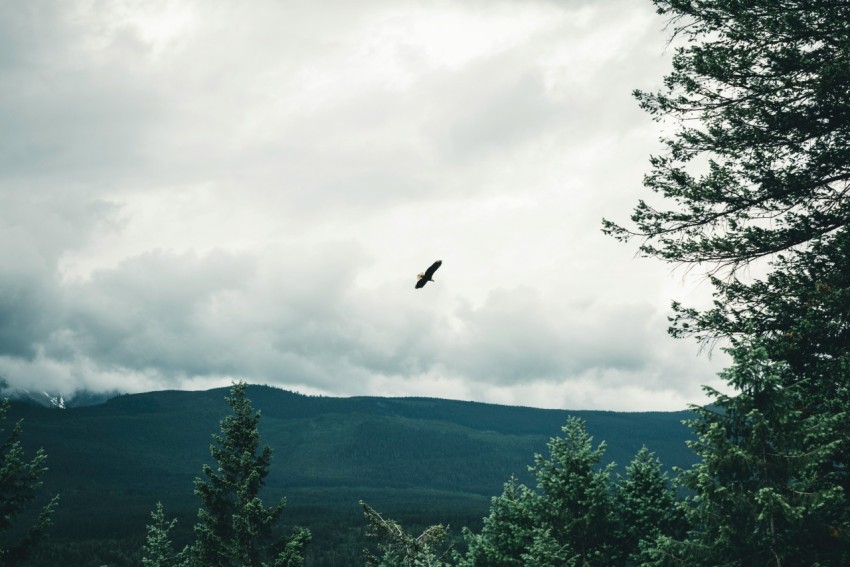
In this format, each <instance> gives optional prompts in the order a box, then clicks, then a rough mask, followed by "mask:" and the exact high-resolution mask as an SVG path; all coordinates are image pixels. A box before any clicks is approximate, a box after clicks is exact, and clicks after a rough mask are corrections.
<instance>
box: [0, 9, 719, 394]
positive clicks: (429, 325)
mask: <svg viewBox="0 0 850 567" xmlns="http://www.w3.org/2000/svg"><path fill="white" fill-rule="evenodd" d="M2 11H3V16H2V17H0V199H2V206H1V207H0V375H2V376H4V377H5V378H6V379H7V380H8V381H9V383H10V384H11V385H12V386H14V387H19V388H27V389H30V390H48V391H51V392H54V393H62V394H64V395H65V396H71V395H72V394H73V392H75V391H77V390H81V389H88V390H95V391H112V390H118V391H124V392H138V391H147V390H154V389H166V388H181V389H199V388H207V387H214V386H221V385H226V384H229V383H230V382H231V381H233V380H237V379H244V380H246V381H249V382H252V383H266V384H273V385H277V386H281V387H285V388H290V389H295V390H298V391H301V392H305V393H312V394H327V395H346V396H347V395H428V396H438V397H445V398H460V399H473V400H479V401H487V402H498V403H510V404H523V405H532V406H540V407H559V408H570V409H584V408H596V409H613V410H649V409H664V410H673V409H682V408H684V407H685V405H686V404H687V403H690V402H694V403H699V402H701V401H703V397H702V394H701V392H700V385H701V384H706V383H711V384H714V385H716V379H715V375H716V372H717V371H718V369H719V368H720V367H721V366H722V364H723V362H724V359H723V358H722V357H720V356H718V355H715V357H714V358H713V359H709V358H708V357H707V356H705V355H699V356H698V353H697V347H696V345H695V344H693V343H688V342H683V341H674V340H673V339H670V338H669V337H668V336H667V335H666V327H667V320H666V317H667V315H668V313H669V305H670V301H671V300H673V299H679V300H684V301H685V302H692V303H694V302H696V303H698V302H701V301H705V299H706V297H705V296H706V294H707V289H706V287H707V286H706V284H704V283H700V280H699V278H698V277H695V276H685V274H683V273H682V272H672V271H671V268H670V266H666V265H662V264H660V263H659V262H657V261H655V260H648V259H639V258H636V257H635V256H634V252H635V249H634V247H629V246H623V245H620V244H618V243H616V242H615V241H613V240H612V239H609V238H606V237H604V236H603V235H602V234H601V232H600V224H601V222H600V221H601V218H602V217H603V216H605V217H608V218H614V219H618V220H625V219H627V218H628V215H629V213H630V211H631V208H632V207H633V205H634V204H635V203H636V201H637V199H638V198H639V196H641V195H643V192H644V190H643V188H642V186H641V177H642V175H643V174H644V173H646V171H647V170H648V158H649V156H650V154H651V153H652V152H654V151H656V150H658V147H659V146H658V142H657V140H658V137H659V125H658V124H656V123H653V122H652V121H651V120H650V119H649V117H648V116H647V115H645V114H644V113H643V112H642V111H641V110H640V109H639V108H638V107H637V104H636V103H635V102H634V100H633V99H632V97H631V94H630V93H631V91H632V90H633V89H635V88H644V89H651V88H653V87H656V86H658V85H660V84H661V81H662V78H663V75H664V74H665V73H666V72H667V71H668V69H669V60H670V53H669V51H665V45H666V41H667V39H668V37H667V32H665V31H664V29H663V28H664V24H665V22H664V21H663V20H661V19H660V18H659V17H658V16H657V15H656V14H655V13H654V9H653V7H652V5H651V3H650V2H649V1H648V0H642V1H636V0H604V1H597V2H589V1H588V2H586V1H580V0H563V1H561V2H548V1H543V0H540V1H533V0H515V1H511V2H507V1H490V2H480V1H476V0H464V1H457V0H456V1H452V2H448V1H447V2H428V3H422V2H412V1H407V0H393V1H382V0H370V1H366V2H296V1H294V0H285V1H271V0H269V1H252V2H232V1H229V0H204V1H203V2H201V1H196V2H195V1H190V0H181V1H168V0H160V1H151V0H144V1H141V0H139V1H124V2H99V1H96V0H88V1H83V0H73V1H71V0H61V1H60V0H56V1H49V0H33V1H27V2H12V3H6V4H4V7H3V8H2ZM436 259H442V260H443V267H442V268H441V269H440V270H439V271H438V272H437V274H436V276H435V279H436V280H437V281H436V282H435V283H433V284H428V285H427V286H426V287H425V288H424V289H422V290H414V289H413V284H414V283H415V275H416V274H417V273H418V272H420V271H422V270H424V269H425V268H426V267H427V266H428V265H429V264H430V263H431V262H433V261H434V260H436Z"/></svg>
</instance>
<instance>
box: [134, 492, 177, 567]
mask: <svg viewBox="0 0 850 567" xmlns="http://www.w3.org/2000/svg"><path fill="white" fill-rule="evenodd" d="M151 519H152V520H153V523H152V524H149V525H148V526H147V537H146V538H145V546H144V547H143V548H142V566H143V567H186V566H187V565H188V558H187V557H186V554H187V552H188V550H184V551H183V552H182V553H180V554H177V553H175V552H174V547H173V545H172V543H171V537H170V532H171V530H172V529H174V526H175V525H176V524H177V519H173V520H171V521H168V520H167V519H166V518H165V509H164V508H163V506H162V502H157V503H156V508H155V509H154V511H153V512H151Z"/></svg>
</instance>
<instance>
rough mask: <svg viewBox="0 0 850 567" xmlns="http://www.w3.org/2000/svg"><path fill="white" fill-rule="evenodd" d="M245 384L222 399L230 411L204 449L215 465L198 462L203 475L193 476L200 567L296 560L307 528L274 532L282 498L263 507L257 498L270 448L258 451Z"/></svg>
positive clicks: (281, 564) (289, 564)
mask: <svg viewBox="0 0 850 567" xmlns="http://www.w3.org/2000/svg"><path fill="white" fill-rule="evenodd" d="M246 388H247V385H246V384H245V383H242V382H240V383H237V384H234V385H233V386H232V387H231V390H230V397H229V398H227V403H228V404H229V405H230V408H231V410H232V412H233V413H232V415H228V416H227V417H225V418H224V419H223V420H222V422H221V434H220V435H219V434H213V439H214V441H215V443H214V444H212V445H211V446H210V453H211V455H212V457H213V458H214V459H215V460H216V461H217V462H218V469H217V470H215V471H214V470H213V468H212V467H211V466H209V465H204V467H203V471H204V475H205V476H206V477H207V480H204V479H201V478H198V479H196V480H195V494H196V495H197V496H198V498H199V499H200V500H201V508H200V509H199V510H198V521H197V523H196V524H195V535H196V541H195V544H194V546H193V547H192V559H193V561H194V562H195V563H196V564H197V565H199V566H204V567H213V566H222V567H225V566H231V565H232V566H234V567H236V566H240V567H244V566H248V565H257V566H259V565H263V566H265V565H273V566H274V567H294V566H296V565H301V564H302V563H303V553H302V549H303V547H304V545H305V544H306V543H307V541H309V539H310V534H309V531H307V530H304V529H299V530H296V532H295V533H294V534H293V535H292V536H291V537H289V538H283V537H277V536H276V535H275V534H274V531H275V530H274V529H275V527H276V525H277V523H278V521H279V520H280V517H281V515H282V514H283V509H284V506H285V504H286V500H285V499H283V498H282V499H281V500H280V501H279V502H278V504H277V505H276V506H274V507H271V508H268V507H266V506H265V505H264V504H263V502H262V500H261V499H260V497H259V492H260V489H261V488H262V486H263V484H264V479H265V478H266V477H267V476H268V473H269V466H270V464H271V454H272V451H271V448H270V447H268V446H266V447H264V448H263V449H262V451H260V452H259V453H258V448H259V442H260V433H259V429H258V425H259V421H260V413H259V412H254V409H253V406H252V405H251V401H250V400H249V399H248V398H247V396H246V393H245V390H246Z"/></svg>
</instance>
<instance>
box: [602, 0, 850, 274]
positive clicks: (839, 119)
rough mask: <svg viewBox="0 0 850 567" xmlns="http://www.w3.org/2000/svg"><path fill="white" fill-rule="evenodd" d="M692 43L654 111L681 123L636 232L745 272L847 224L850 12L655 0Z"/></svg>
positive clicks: (768, 2) (623, 232)
mask: <svg viewBox="0 0 850 567" xmlns="http://www.w3.org/2000/svg"><path fill="white" fill-rule="evenodd" d="M654 3H655V4H656V6H657V8H658V12H659V13H660V14H663V15H667V16H669V17H670V20H671V24H672V25H673V27H674V38H675V39H677V40H681V41H679V42H678V43H679V44H680V45H679V46H678V47H677V48H676V51H675V54H674V57H673V71H672V72H671V73H670V74H669V75H668V76H667V77H666V78H665V89H664V90H663V91H662V92H658V93H647V92H641V91H636V93H635V94H636V96H637V99H638V101H639V102H640V104H641V106H642V107H643V108H644V109H646V110H647V111H648V112H649V113H651V114H652V115H653V116H655V117H656V118H657V119H659V120H661V119H664V118H669V119H671V122H675V123H676V124H678V128H677V129H676V130H675V133H674V135H673V136H672V137H671V138H667V139H664V140H663V141H664V143H665V146H666V153H665V154H664V155H660V156H654V157H653V158H652V160H651V163H652V172H651V173H650V174H649V175H647V176H646V178H645V180H644V184H645V185H646V186H647V187H648V188H649V189H650V190H652V191H653V192H656V193H658V194H660V195H662V196H663V197H664V198H666V200H667V202H668V203H670V204H672V205H673V206H671V207H670V208H669V209H659V208H656V207H654V206H653V205H651V204H650V203H648V202H645V201H640V203H639V204H638V206H637V207H636V209H635V211H634V214H633V215H632V221H633V222H634V223H635V225H636V228H635V229H626V228H624V227H622V226H618V225H617V224H615V223H613V222H610V221H606V222H605V225H604V229H605V231H606V232H608V233H610V234H612V235H614V236H615V237H617V238H620V239H623V240H626V239H628V238H630V237H631V236H634V235H637V236H640V237H641V238H642V239H643V243H642V245H641V247H640V249H641V251H642V252H644V253H645V254H647V255H651V256H657V257H659V258H663V259H665V260H668V261H672V262H686V263H702V262H709V263H716V264H719V265H721V266H728V267H731V268H733V269H734V268H736V267H739V266H741V265H743V264H746V263H748V262H750V261H752V260H754V259H756V258H761V257H765V256H768V255H771V254H774V253H776V252H780V251H783V250H790V249H794V248H795V247H798V246H800V245H802V244H805V243H807V242H810V241H815V240H818V239H822V238H824V237H827V236H828V235H829V234H831V233H833V232H835V231H842V232H843V231H844V230H846V225H847V221H848V218H850V202H848V199H847V198H846V191H847V186H848V182H850V167H849V166H848V153H847V147H848V145H850V94H848V93H850V67H848V66H847V65H846V61H847V60H848V57H850V42H848V37H850V23H848V22H850V7H849V6H848V5H847V3H846V2H843V1H841V2H827V1H821V0H817V1H814V2H812V1H809V0H791V1H784V2H779V1H778V0H752V1H749V2H739V1H737V0H706V1H699V2H694V1H692V0H654Z"/></svg>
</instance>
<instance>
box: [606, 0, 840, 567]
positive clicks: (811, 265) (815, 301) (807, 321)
mask: <svg viewBox="0 0 850 567" xmlns="http://www.w3.org/2000/svg"><path fill="white" fill-rule="evenodd" d="M654 2H655V4H656V6H657V7H658V11H659V13H661V14H664V15H667V16H669V17H670V22H671V25H672V27H673V30H674V40H675V41H678V42H679V45H680V46H679V47H677V48H676V52H675V54H674V58H673V71H672V73H671V74H670V75H668V76H667V77H666V78H665V87H664V89H663V90H662V91H660V92H657V93H645V92H637V93H636V95H637V97H638V100H639V102H640V104H641V105H642V106H643V107H644V108H645V109H646V110H648V111H649V112H650V113H652V114H653V115H654V116H655V117H656V118H657V119H658V120H666V119H672V120H671V122H672V123H673V124H675V125H676V126H674V128H673V134H672V136H670V137H668V138H666V139H664V140H663V141H664V143H665V146H666V149H665V152H664V153H663V154H662V155H659V156H654V157H652V158H651V164H652V171H651V173H650V174H649V175H647V176H646V177H645V180H644V184H645V185H646V186H647V187H648V188H649V189H650V190H651V191H653V192H655V193H657V194H659V195H660V196H661V197H662V199H660V200H658V201H656V202H654V203H653V204H649V203H648V202H646V201H643V200H642V201H640V202H639V203H638V206H637V207H636V208H635V210H634V214H633V216H632V221H633V222H634V228H626V227H623V226H620V225H617V224H615V223H613V222H610V221H605V222H604V230H605V231H606V232H608V233H609V234H612V235H613V236H615V237H617V238H618V239H621V240H628V239H629V238H631V237H633V236H638V237H640V238H641V239H642V243H641V245H640V250H641V252H642V253H644V254H646V255H649V256H655V257H658V258H661V259H663V260H665V261H669V262H674V263H677V264H688V265H690V266H696V265H701V266H705V267H707V268H708V270H709V274H710V281H711V283H712V285H713V286H714V288H715V301H714V307H712V308H710V309H707V310H704V311H700V310H697V309H693V308H687V307H683V306H682V305H680V304H678V303H674V306H673V309H674V313H675V316H674V318H673V326H672V327H671V334H673V335H674V336H676V337H687V336H695V337H696V338H697V339H698V340H700V341H701V342H703V344H706V345H713V344H715V342H716V341H721V342H722V343H723V344H725V345H726V348H728V351H729V353H730V355H731V356H732V360H733V365H732V367H731V368H730V369H729V370H728V371H727V372H725V373H724V374H723V377H724V378H725V379H726V380H727V382H728V383H729V385H730V386H731V388H732V391H733V393H732V394H730V395H726V394H721V393H719V392H716V391H713V390H708V393H709V395H710V396H711V398H712V404H711V405H710V406H707V407H703V408H695V410H696V411H697V418H696V419H695V420H694V421H693V423H692V427H693V428H694V430H695V432H696V433H697V436H698V440H697V441H696V442H695V443H694V444H693V445H692V446H693V448H694V450H695V451H696V452H697V454H698V455H699V456H701V457H702V458H703V462H702V463H699V464H698V465H697V466H696V467H695V468H694V469H693V470H691V471H687V472H686V473H685V474H683V475H682V476H681V481H682V483H683V484H684V486H685V487H687V488H689V489H691V490H693V491H694V495H693V497H692V498H691V499H690V508H689V510H688V520H689V523H690V530H689V533H688V535H687V537H685V538H671V537H663V536H662V537H661V538H659V540H658V541H659V545H658V546H657V548H656V549H655V550H652V549H647V550H646V551H647V552H648V555H651V556H652V557H653V558H654V559H653V560H654V561H655V562H656V563H657V564H666V563H671V562H672V563H679V564H686V565H698V564H705V565H718V564H724V563H734V564H739V565H740V564H743V565H747V564H758V565H777V566H778V565H789V564H813V563H816V562H820V563H821V564H830V565H833V564H834V565H838V564H846V563H848V562H850V519H848V510H850V500H848V494H850V478H849V477H850V475H848V470H850V414H848V407H850V224H849V223H850V199H848V191H850V152H848V149H847V148H848V146H850V65H848V64H847V61H848V60H850V3H848V2H846V1H843V0H842V1H839V2H826V1H820V0H815V1H803V0H790V1H783V2H779V1H778V0H753V1H751V2H738V1H731V0H703V1H696V2H695V1H691V0H654ZM760 259H765V260H766V262H762V263H761V264H760V269H761V268H763V269H766V275H765V277H764V278H762V279H753V278H751V277H748V275H747V274H746V273H745V272H743V271H742V270H740V268H742V267H744V266H747V265H749V264H750V263H751V262H753V261H756V260H760ZM721 275H722V277H719V276H721Z"/></svg>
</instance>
